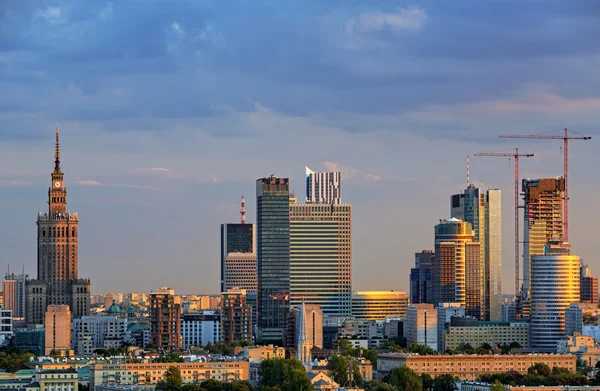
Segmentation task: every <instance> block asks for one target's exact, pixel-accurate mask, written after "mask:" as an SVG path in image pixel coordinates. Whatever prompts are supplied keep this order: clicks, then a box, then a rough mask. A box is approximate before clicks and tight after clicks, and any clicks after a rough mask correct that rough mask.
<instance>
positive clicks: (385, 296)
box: [352, 290, 408, 320]
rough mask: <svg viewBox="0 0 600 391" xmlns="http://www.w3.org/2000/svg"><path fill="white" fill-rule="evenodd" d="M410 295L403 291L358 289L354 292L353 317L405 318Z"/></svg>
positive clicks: (366, 318)
mask: <svg viewBox="0 0 600 391" xmlns="http://www.w3.org/2000/svg"><path fill="white" fill-rule="evenodd" d="M406 307H408V295H407V294H406V292H403V291H394V290H392V291H358V292H353V293H352V317H353V318H354V319H356V320H385V319H386V318H403V317H405V316H406Z"/></svg>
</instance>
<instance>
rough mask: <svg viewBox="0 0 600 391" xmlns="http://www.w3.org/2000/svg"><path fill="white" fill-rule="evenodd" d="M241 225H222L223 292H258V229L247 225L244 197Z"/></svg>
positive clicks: (252, 225)
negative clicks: (255, 246) (256, 249)
mask: <svg viewBox="0 0 600 391" xmlns="http://www.w3.org/2000/svg"><path fill="white" fill-rule="evenodd" d="M241 206H242V209H241V212H240V215H241V222H240V223H229V224H221V292H227V291H228V290H230V289H232V288H240V289H244V290H246V292H252V293H254V292H256V289H257V288H256V284H257V283H256V251H255V249H254V243H255V240H256V238H255V234H256V227H255V225H254V224H247V223H246V208H245V201H244V197H242V204H241Z"/></svg>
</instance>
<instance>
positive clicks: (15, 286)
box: [2, 273, 27, 318]
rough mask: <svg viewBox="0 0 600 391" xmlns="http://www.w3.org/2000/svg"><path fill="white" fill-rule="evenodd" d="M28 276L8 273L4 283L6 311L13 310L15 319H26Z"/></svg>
mask: <svg viewBox="0 0 600 391" xmlns="http://www.w3.org/2000/svg"><path fill="white" fill-rule="evenodd" d="M26 283H27V275H26V274H15V273H7V274H6V276H5V277H4V281H3V282H2V291H3V292H4V305H3V307H4V309H6V310H12V315H13V318H24V317H25V308H26V306H25V304H26V302H27V299H26V297H25V293H26Z"/></svg>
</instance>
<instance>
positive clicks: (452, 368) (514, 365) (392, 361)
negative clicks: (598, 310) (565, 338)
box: [377, 353, 576, 380]
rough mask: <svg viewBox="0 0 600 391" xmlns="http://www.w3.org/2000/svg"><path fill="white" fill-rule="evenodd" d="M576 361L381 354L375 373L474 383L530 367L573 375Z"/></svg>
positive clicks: (559, 357) (537, 357)
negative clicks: (399, 370) (403, 371)
mask: <svg viewBox="0 0 600 391" xmlns="http://www.w3.org/2000/svg"><path fill="white" fill-rule="evenodd" d="M575 361H576V357H575V356H574V355H572V354H494V355H488V354H481V355H477V354H474V355H463V354H461V355H435V356H421V355H418V354H405V353H381V354H379V356H377V370H378V371H379V372H383V373H384V374H385V373H389V372H390V371H391V370H392V368H395V367H401V366H404V365H406V366H407V367H408V368H410V369H412V370H413V371H415V372H416V373H417V375H419V376H420V375H422V374H424V373H425V374H428V375H430V376H432V377H435V376H439V375H451V376H453V377H458V378H459V379H460V380H476V379H477V378H478V377H479V376H480V375H484V374H494V373H498V374H499V373H504V372H509V371H515V372H518V373H520V374H522V375H526V374H527V371H528V370H529V368H530V367H531V366H532V365H535V364H539V363H541V364H546V365H548V366H549V367H550V368H552V367H560V368H566V369H568V370H569V371H570V372H572V373H575V371H576V365H575Z"/></svg>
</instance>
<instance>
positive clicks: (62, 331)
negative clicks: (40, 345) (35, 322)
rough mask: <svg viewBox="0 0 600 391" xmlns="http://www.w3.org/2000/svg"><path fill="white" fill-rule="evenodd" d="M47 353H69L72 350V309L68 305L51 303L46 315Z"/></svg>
mask: <svg viewBox="0 0 600 391" xmlns="http://www.w3.org/2000/svg"><path fill="white" fill-rule="evenodd" d="M44 320H45V332H46V336H45V341H46V355H49V354H50V353H51V352H54V353H55V354H57V355H69V354H68V352H70V350H71V311H70V310H69V306H68V305H49V306H48V309H47V311H46V316H45V319H44Z"/></svg>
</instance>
